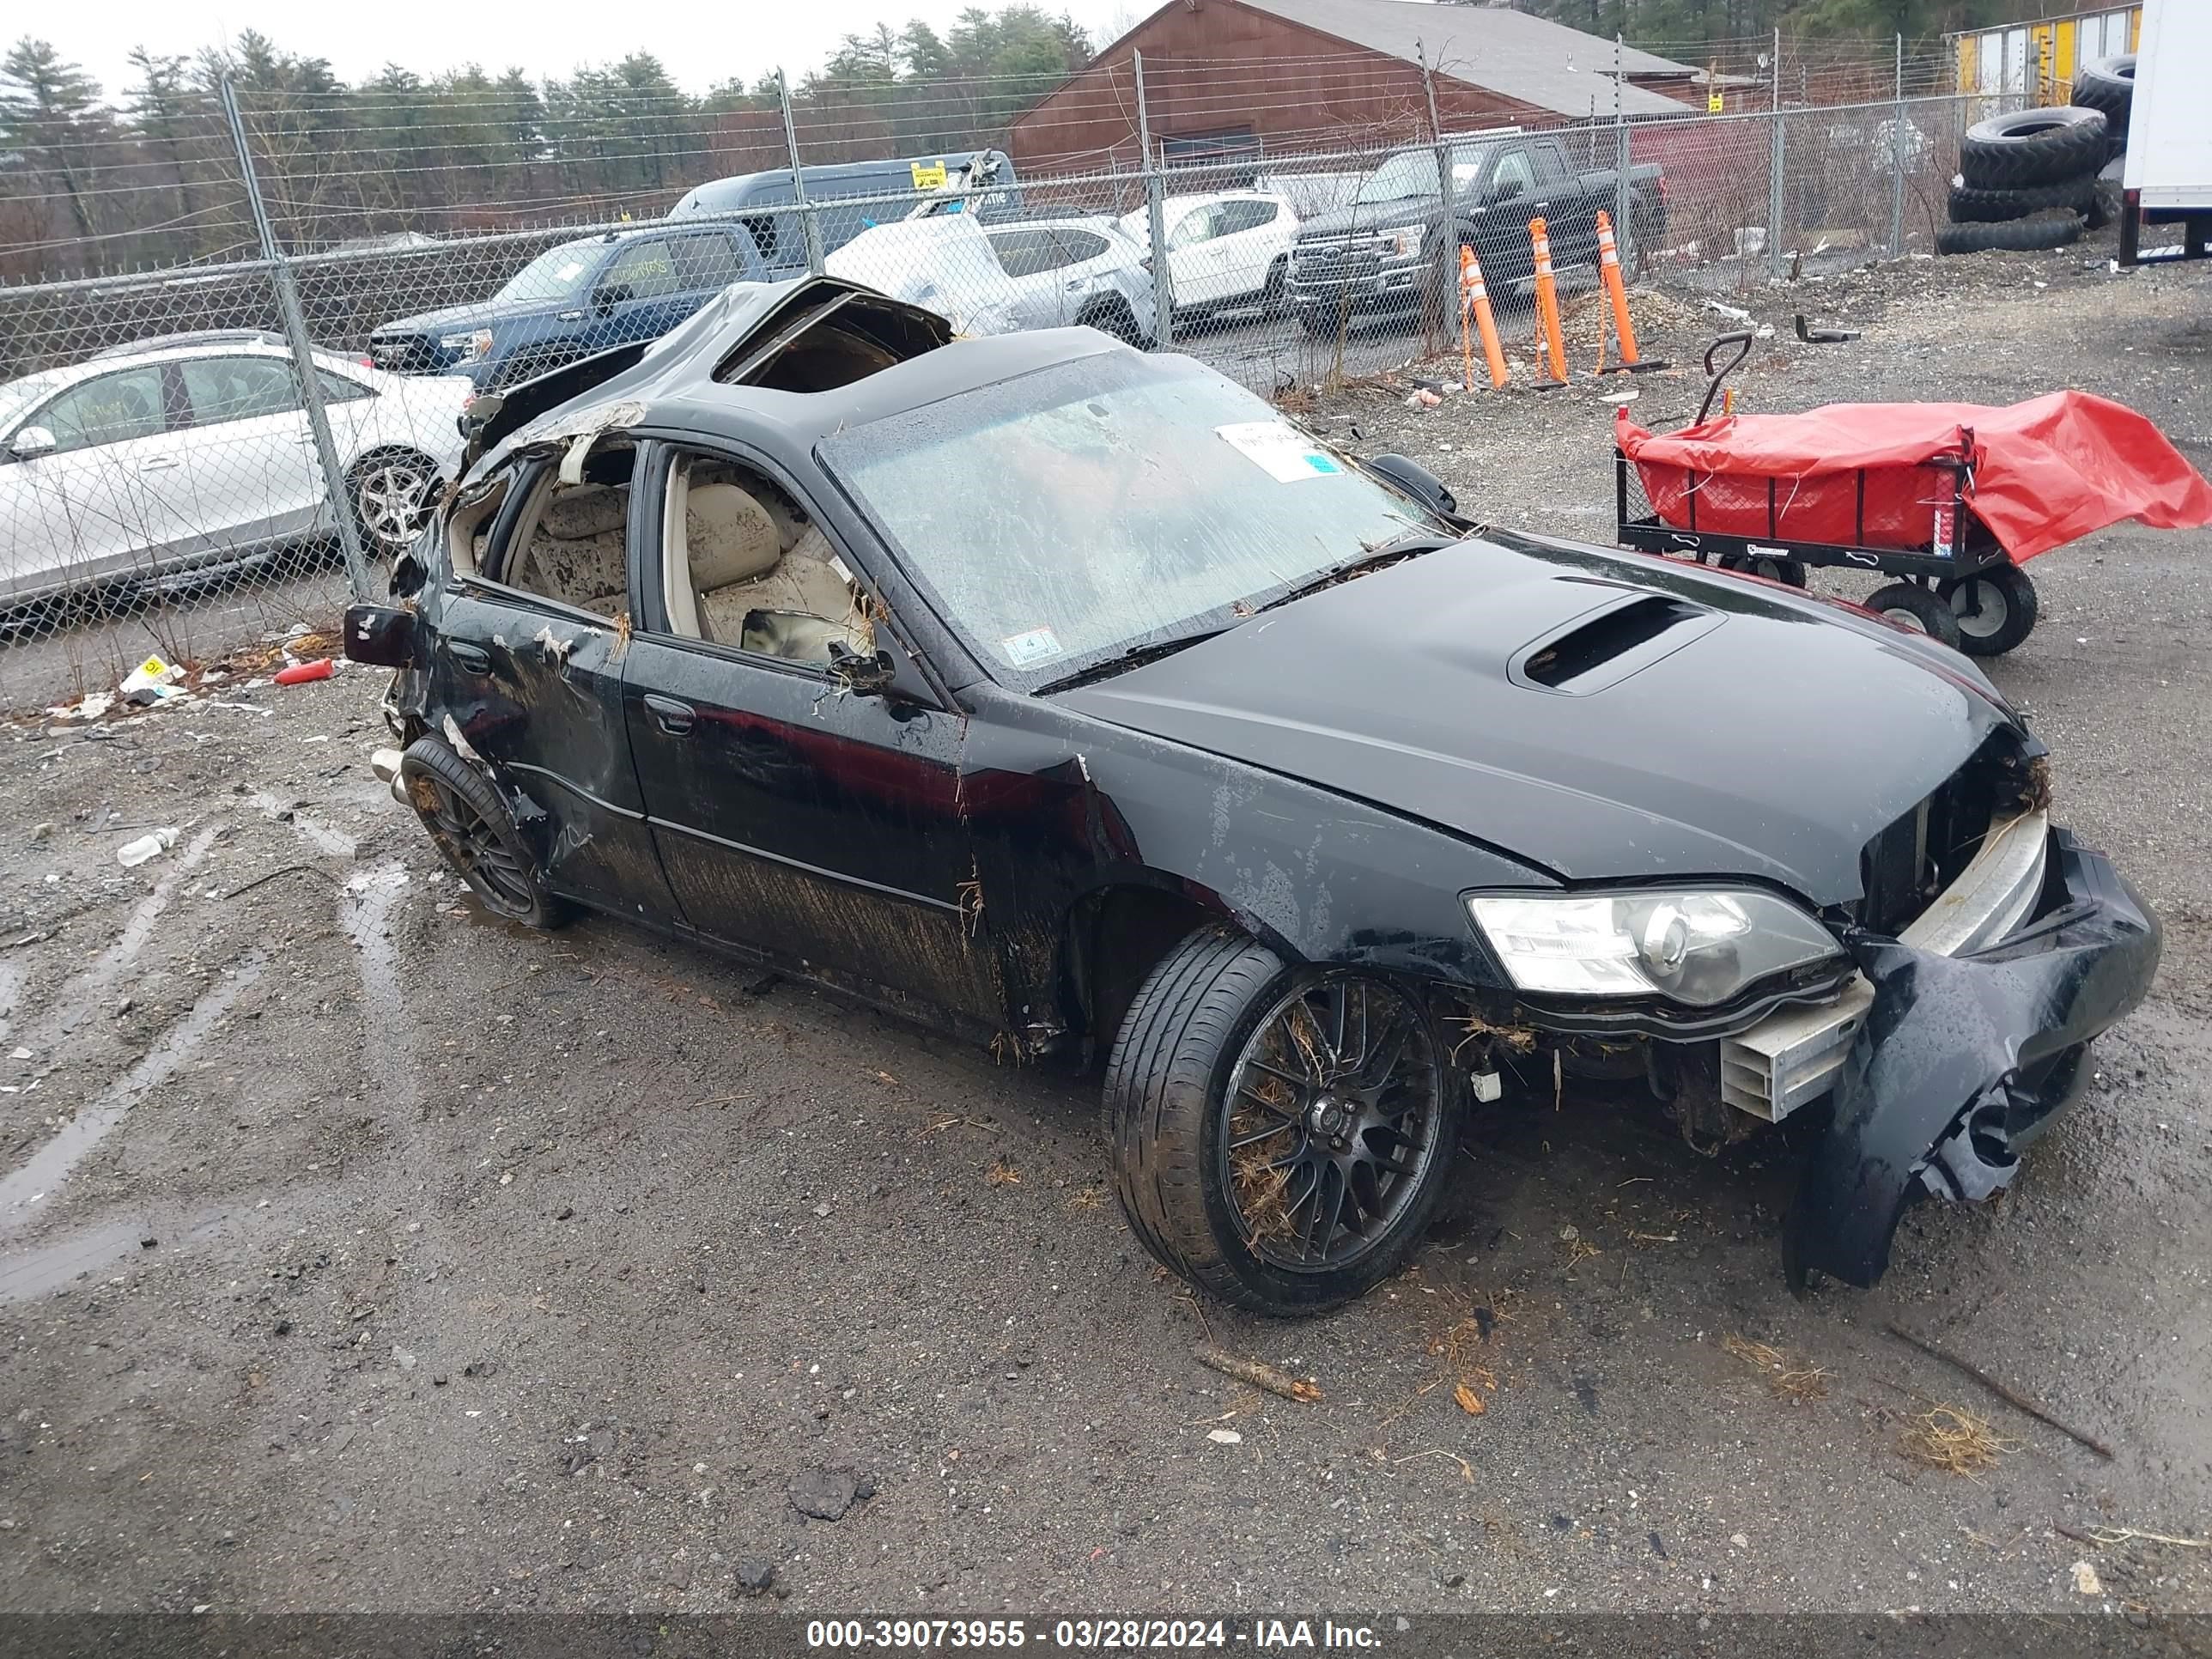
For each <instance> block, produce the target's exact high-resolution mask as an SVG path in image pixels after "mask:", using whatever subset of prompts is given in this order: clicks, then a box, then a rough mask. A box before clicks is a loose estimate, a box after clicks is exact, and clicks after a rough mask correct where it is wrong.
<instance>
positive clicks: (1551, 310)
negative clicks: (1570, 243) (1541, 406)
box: [1528, 219, 1567, 386]
mask: <svg viewBox="0 0 2212 1659" xmlns="http://www.w3.org/2000/svg"><path fill="white" fill-rule="evenodd" d="M1528 244H1529V249H1530V251H1531V252H1533V253H1534V255H1535V261H1536V323H1537V331H1538V335H1539V337H1540V338H1541V342H1542V343H1543V347H1544V351H1545V354H1546V356H1548V357H1549V358H1550V359H1551V363H1552V380H1553V384H1554V385H1558V386H1565V384H1566V382H1567V348H1566V344H1565V342H1564V341H1563V340H1561V338H1560V337H1559V284H1558V283H1556V282H1554V281H1553V277H1552V239H1551V237H1550V235H1549V234H1547V232H1546V230H1545V228H1544V222H1543V221H1542V220H1541V219H1531V220H1530V221H1529V222H1528Z"/></svg>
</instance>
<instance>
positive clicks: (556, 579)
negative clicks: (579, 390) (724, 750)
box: [431, 440, 674, 923]
mask: <svg viewBox="0 0 2212 1659" xmlns="http://www.w3.org/2000/svg"><path fill="white" fill-rule="evenodd" d="M559 459H560V458H559V457H558V456H557V455H552V456H542V457H538V458H525V459H521V460H520V461H518V462H516V463H514V464H513V465H512V467H511V468H510V470H509V477H508V478H507V486H506V495H505V499H504V500H503V501H501V504H500V507H499V510H498V512H497V513H496V515H495V518H494V519H493V521H492V527H491V532H490V534H489V536H488V537H487V538H486V539H485V544H484V556H483V564H482V566H481V567H480V568H478V570H477V571H476V572H474V573H470V574H456V575H455V576H454V577H453V580H452V581H451V584H450V585H449V586H448V588H447V593H446V595H445V599H444V605H443V609H442V610H441V613H440V616H439V619H438V643H437V654H436V656H435V659H434V661H433V663H432V667H431V673H432V676H433V689H432V690H433V695H432V702H433V703H434V704H443V705H445V706H447V707H449V708H455V709H457V710H459V711H460V712H459V714H456V716H455V717H454V722H453V724H454V726H455V727H456V728H457V729H458V735H459V737H460V738H461V739H462V742H463V743H464V744H466V745H467V747H468V749H469V750H473V751H474V752H475V753H476V754H477V755H478V756H480V757H482V758H483V760H484V761H486V762H488V763H489V764H490V765H491V766H492V768H493V769H494V772H495V776H497V777H498V779H499V781H500V782H501V784H502V786H504V787H505V788H506V789H507V791H508V792H509V793H510V798H511V799H513V804H514V805H515V809H516V810H515V818H516V823H518V825H519V826H520V829H521V830H522V833H523V835H524V836H525V837H526V839H527V840H528V841H529V842H531V844H532V850H533V851H534V852H535V853H536V854H537V855H538V860H539V863H540V865H541V866H542V867H544V870H545V871H546V873H547V876H548V878H549V879H550V881H551V883H552V884H554V885H555V886H556V887H557V888H559V889H560V890H562V891H563V892H566V893H568V894H571V895H573V896H576V897H578V898H581V899H583V900H585V901H586V902H588V903H592V904H595V905H598V906H599V907H600V908H605V909H608V910H611V911H614V912H616V913H617V914H623V915H640V914H641V913H642V914H644V915H647V917H648V919H650V920H653V921H659V922H663V923H665V922H667V921H671V920H672V919H673V913H674V907H673V905H672V904H671V902H670V900H669V897H668V890H667V884H666V883H665V881H664V880H663V879H662V877H661V874H660V868H659V861H658V860H656V858H655V857H654V854H653V842H652V840H651V837H650V836H648V834H647V830H646V827H645V804H644V801H643V800H642V799H641V797H640V795H639V793H638V787H637V775H636V773H635V769H633V768H632V766H631V764H630V757H629V738H628V736H627V735H626V733H625V732H624V731H623V709H622V680H623V649H622V641H623V632H624V629H626V628H627V626H628V618H629V612H630V605H631V598H630V574H629V555H628V546H629V538H630V535H631V534H632V533H633V532H632V526H631V522H630V520H631V515H632V509H633V507H634V503H633V502H632V501H631V489H630V480H631V475H632V468H633V465H634V463H635V449H634V447H632V446H631V445H630V444H629V443H628V442H625V441H619V440H603V441H601V442H600V443H599V445H598V446H596V447H594V448H593V450H592V453H591V454H590V455H589V456H588V457H587V458H586V461H585V464H584V466H583V469H582V471H581V475H580V477H579V478H578V479H577V480H576V481H575V482H574V483H567V482H564V481H563V480H562V478H561V477H560V476H559V470H558V469H559ZM445 735H446V737H447V738H448V740H451V739H452V738H453V737H454V736H455V735H456V732H455V731H452V730H449V731H447V732H446V733H445Z"/></svg>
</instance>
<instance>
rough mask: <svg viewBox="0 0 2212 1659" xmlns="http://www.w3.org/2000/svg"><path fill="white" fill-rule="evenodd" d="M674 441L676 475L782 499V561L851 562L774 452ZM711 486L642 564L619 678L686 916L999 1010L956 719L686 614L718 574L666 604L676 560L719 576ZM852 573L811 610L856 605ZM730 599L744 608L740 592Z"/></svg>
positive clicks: (709, 602)
mask: <svg viewBox="0 0 2212 1659" xmlns="http://www.w3.org/2000/svg"><path fill="white" fill-rule="evenodd" d="M661 453H662V455H663V457H664V460H663V462H662V471H661V473H660V475H659V476H661V477H666V476H667V474H668V473H670V472H673V471H678V470H679V469H681V470H682V471H683V475H684V477H685V478H686V479H687V480H691V479H697V478H700V477H715V478H718V479H720V480H722V482H719V483H715V484H714V485H713V486H712V488H714V489H717V490H719V491H721V492H724V493H725V496H726V493H727V492H729V491H731V490H733V489H742V490H744V494H745V495H748V496H749V497H750V499H752V500H753V501H760V502H762V503H763V505H764V506H769V507H770V510H771V511H772V512H773V513H774V514H775V516H776V517H777V519H778V520H779V521H780V522H781V523H783V524H784V525H785V526H787V537H786V538H787V539H789V540H791V541H792V546H793V549H794V551H787V552H786V553H784V554H783V555H782V556H781V558H780V559H778V560H777V561H776V564H777V566H778V567H781V566H782V565H784V564H785V562H787V561H791V560H794V559H796V558H798V557H799V556H801V555H803V554H805V555H811V554H815V553H819V554H822V555H824V556H827V557H834V558H836V560H838V562H839V563H840V564H841V565H842V568H844V569H845V570H848V571H849V570H851V569H853V568H854V566H853V565H852V563H851V562H849V560H848V558H847V556H846V550H845V549H844V548H843V546H842V544H841V543H839V542H838V541H836V539H835V538H829V537H826V535H825V532H823V527H822V523H821V520H820V519H819V517H818V516H817V515H816V514H815V513H814V512H813V510H812V506H811V503H810V502H808V501H806V500H805V498H804V496H803V495H802V494H801V493H800V492H799V490H798V489H797V487H796V486H795V485H794V484H793V483H792V481H791V480H790V478H789V477H787V475H785V474H783V473H782V472H781V471H780V470H777V469H775V468H772V467H770V466H769V465H768V464H767V463H766V462H765V461H764V460H763V459H762V458H761V457H759V456H757V455H756V454H753V453H750V452H748V451H745V450H743V449H739V448H734V447H732V448H728V449H716V448H709V447H696V448H692V447H687V448H684V449H680V450H678V449H673V448H671V449H668V450H664V451H663V452H661ZM733 477H734V478H737V479H738V480H739V482H738V483H731V482H728V480H730V479H732V478H733ZM707 489H708V486H705V485H702V484H698V483H689V482H687V483H685V485H684V499H685V500H686V501H687V503H688V505H687V507H686V509H685V512H684V526H683V527H682V528H681V529H678V531H677V532H676V539H675V540H674V542H673V544H672V547H671V549H669V550H666V551H665V552H664V556H662V557H661V558H659V559H657V560H648V561H646V562H645V565H646V574H645V576H644V580H647V581H648V582H651V583H653V584H655V585H656V592H655V596H654V598H655V602H654V603H653V604H652V605H648V606H647V607H646V608H645V609H643V610H641V613H640V614H641V617H642V618H643V622H642V623H641V625H640V626H639V627H638V628H637V629H635V631H634V633H633V635H632V637H631V640H630V645H629V653H628V670H627V672H626V674H625V676H624V678H623V706H624V713H625V716H626V719H627V720H628V724H629V739H630V747H631V752H632V753H633V754H634V755H635V757H636V763H637V773H638V780H639V783H640V785H641V788H642V790H643V793H644V799H645V805H646V809H647V813H648V814H649V816H650V821H651V823H652V827H653V842H654V844H655V845H656V846H657V847H658V848H659V853H660V859H661V863H662V866H663V867H664V868H665V870H666V871H667V872H668V880H669V884H670V886H671V888H672V890H674V893H675V896H676V898H677V901H678V903H679V904H680V905H681V906H682V908H683V913H684V917H685V919H686V920H687V921H689V922H690V925H691V926H692V927H695V928H696V929H698V930H699V931H700V932H702V933H707V934H709V935H711V936H712V937H714V938H715V939H721V940H724V941H726V942H729V943H732V944H736V945H749V946H751V947H753V948H754V949H757V950H759V951H765V952H767V953H769V954H770V955H771V956H774V957H780V958H781V959H783V960H785V961H787V962H790V963H793V964H796V965H799V966H802V967H807V968H817V969H829V970H830V973H831V975H832V976H833V977H834V976H837V975H842V976H846V977H849V978H852V979H855V980H860V981H866V982H868V983H869V984H871V985H872V986H876V987H888V988H889V989H890V990H892V991H895V992H898V993H902V994H910V995H914V996H917V997H920V998H921V999H924V1000H927V1001H929V1002H931V1003H933V1004H935V1005H937V1006H942V1007H950V1008H953V1009H955V1010H958V1011H963V1012H970V1013H974V1014H975V1015H977V1016H978V1017H981V1018H988V1019H990V1020H992V1021H993V1022H994V1024H995V1023H996V1021H997V1020H998V1018H999V1017H1000V1012H1001V1005H1000V979H999V975H998V970H997V967H996V957H995V954H994V949H993V947H992V945H991V944H990V941H989V939H988V938H987V936H984V935H983V934H982V933H981V927H980V925H979V924H980V921H981V917H980V914H979V913H978V907H977V905H976V903H975V901H974V900H973V899H970V898H965V897H963V892H966V893H973V892H974V886H973V883H974V878H975V860H974V854H973V851H972V848H971V844H970V841H969V834H968V830H967V827H966V824H965V823H964V821H963V817H962V814H961V785H960V777H959V762H960V755H961V746H962V736H963V726H962V721H961V720H960V719H959V717H957V715H954V714H947V713H945V712H943V711H939V710H935V709H919V708H899V709H894V708H892V706H891V705H890V703H888V702H885V701H884V699H882V698H880V697H864V696H848V695H843V694H842V693H841V692H840V691H839V690H838V688H837V686H836V684H835V683H834V682H833V681H832V680H831V678H830V677H829V672H828V670H827V666H826V663H825V662H823V661H820V660H813V659H807V658H805V657H799V658H794V657H790V656H785V655H775V654H768V653H767V652H766V651H764V650H760V649H748V648H746V641H749V640H756V639H757V636H756V635H755V634H754V632H753V630H751V629H744V630H742V631H738V630H734V629H732V627H729V626H726V625H713V624H711V623H710V625H709V626H708V627H707V628H705V629H702V627H701V625H700V624H699V623H697V622H696V620H694V621H692V622H689V623H686V622H683V621H680V620H678V617H679V616H680V614H681V613H682V612H683V611H684V610H686V609H687V608H688V609H689V610H690V611H691V612H692V613H693V616H694V617H695V618H696V617H700V616H704V617H709V618H710V619H711V618H712V617H714V616H715V615H716V613H717V606H718V603H719V602H718V599H717V598H716V595H717V594H718V593H719V592H720V590H719V589H717V588H714V587H712V586H709V587H708V588H706V589H705V590H703V592H702V590H701V589H700V588H699V587H698V586H696V584H694V585H693V586H692V588H691V591H690V592H689V593H688V594H685V595H679V596H678V603H677V604H676V605H673V606H671V605H669V604H668V602H667V594H666V591H665V573H667V572H671V571H673V572H692V571H697V572H700V573H701V574H700V575H699V578H698V580H699V581H703V582H709V583H711V582H712V581H713V580H714V578H713V577H712V576H711V575H709V574H706V566H705V565H704V564H703V563H702V559H701V556H700V555H699V554H698V553H697V552H696V551H695V550H694V548H693V545H692V539H693V538H696V540H697V541H698V543H699V544H700V545H701V546H704V545H705V543H706V538H708V536H710V535H712V534H713V533H714V532H712V531H711V530H709V529H707V528H705V526H708V525H710V524H711V523H712V522H713V521H714V516H715V515H714V513H713V512H712V511H711V510H709V509H708V507H706V505H705V501H706V495H707ZM652 494H653V496H654V497H655V499H656V501H659V502H664V503H665V501H666V500H667V498H668V495H669V491H668V489H667V488H666V486H665V484H663V483H656V484H655V486H654V487H653V491H652ZM793 509H795V513H794V511H793ZM747 510H748V511H750V508H748V509H747ZM801 523H803V524H804V525H805V529H804V530H803V531H800V530H799V528H798V526H799V524H801ZM794 538H795V539H794ZM802 542H803V543H804V544H805V545H803V546H802V545H801V543H802ZM817 563H818V562H817ZM833 568H834V567H833ZM818 576H819V570H818V569H817V578H818ZM674 579H675V580H689V578H688V577H686V576H679V577H676V578H674ZM753 580H773V577H772V576H763V577H755V578H753ZM818 585H819V584H818V581H817V586H818ZM832 586H833V589H834V584H833V585H832ZM843 591H844V590H835V591H833V592H832V595H831V598H830V599H829V600H828V601H826V602H825V601H820V600H817V601H816V603H815V604H814V605H812V607H811V609H810V610H809V611H808V614H810V615H815V616H820V615H821V613H822V611H823V610H826V609H835V608H836V605H838V604H842V603H848V601H847V600H846V599H844V598H843V597H842V593H843ZM763 602H764V603H765V602H766V601H765V600H764V601H763ZM722 614H724V615H725V616H726V617H729V619H730V620H731V621H732V622H733V621H734V619H735V615H742V614H744V606H743V605H738V607H737V611H736V612H735V613H734V614H732V613H731V612H727V611H725V612H723V613H722ZM756 614H757V613H756ZM823 619H824V620H826V621H836V620H837V619H836V618H829V617H824V618H823ZM702 632H713V633H714V634H715V635H716V637H715V639H714V640H709V639H707V638H704V637H701V635H702ZM723 635H733V638H734V641H735V642H731V641H729V640H725V639H724V638H723ZM757 643H760V644H763V645H765V644H766V643H767V642H766V641H757Z"/></svg>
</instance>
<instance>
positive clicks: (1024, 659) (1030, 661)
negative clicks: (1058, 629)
mask: <svg viewBox="0 0 2212 1659" xmlns="http://www.w3.org/2000/svg"><path fill="white" fill-rule="evenodd" d="M999 649H1000V650H1001V651H1003V652H1004V653H1006V660H1007V661H1008V662H1010V663H1012V664H1013V665H1014V666H1015V667H1017V668H1034V667H1036V665H1038V664H1039V663H1041V662H1050V661H1051V660H1052V659H1054V657H1057V656H1059V655H1060V654H1061V652H1060V636H1059V635H1057V634H1055V633H1054V632H1053V631H1052V629H1049V628H1032V629H1030V631H1029V632H1028V633H1026V634H1010V635H1007V636H1006V638H1005V639H1003V640H1000V641H999Z"/></svg>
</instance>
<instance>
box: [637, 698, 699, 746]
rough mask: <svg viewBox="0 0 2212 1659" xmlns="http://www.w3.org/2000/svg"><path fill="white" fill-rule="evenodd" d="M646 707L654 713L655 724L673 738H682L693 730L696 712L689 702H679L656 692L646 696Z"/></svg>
mask: <svg viewBox="0 0 2212 1659" xmlns="http://www.w3.org/2000/svg"><path fill="white" fill-rule="evenodd" d="M645 706H646V707H647V708H649V709H651V710H652V711H653V724H654V725H656V726H659V728H660V729H661V730H662V731H664V732H667V733H668V735H669V736H670V737H671V738H680V737H682V736H683V735H684V733H685V732H689V731H690V729H691V722H692V720H694V719H695V718H696V711H695V710H694V709H693V708H692V707H691V705H690V703H688V702H678V701H677V700H676V699H675V698H673V697H664V696H659V695H658V694H656V693H654V692H651V691H648V692H647V693H646V694H645Z"/></svg>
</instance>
